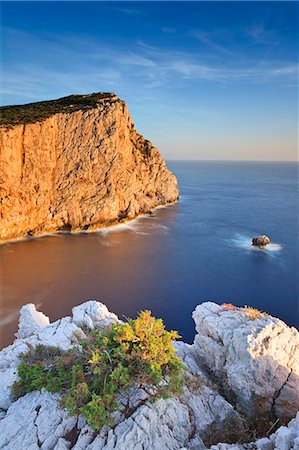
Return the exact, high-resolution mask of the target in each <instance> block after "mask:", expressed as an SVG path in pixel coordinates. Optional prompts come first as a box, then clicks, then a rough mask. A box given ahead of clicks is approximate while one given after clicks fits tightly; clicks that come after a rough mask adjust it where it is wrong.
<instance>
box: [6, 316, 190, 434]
mask: <svg viewBox="0 0 299 450" xmlns="http://www.w3.org/2000/svg"><path fill="white" fill-rule="evenodd" d="M177 338H179V335H178V333H177V332H176V331H170V332H169V331H166V330H165V326H164V324H163V321H162V320H161V319H155V318H154V317H152V315H151V312H150V311H143V312H141V313H140V314H139V316H138V317H137V319H135V320H132V319H129V320H128V322H127V323H125V324H113V325H112V326H111V327H110V328H109V329H107V331H105V332H100V331H97V330H92V331H90V332H89V334H88V337H87V339H85V340H84V341H82V342H81V345H80V347H78V348H73V349H71V350H69V351H67V352H62V351H60V350H58V349H57V348H52V347H44V346H42V345H39V346H37V347H36V348H35V349H31V350H30V351H29V352H28V353H27V354H23V355H22V359H23V361H22V363H21V364H20V365H19V368H18V374H19V377H20V380H19V381H17V382H15V383H14V385H13V394H14V396H15V397H20V396H22V395H25V394H26V393H28V392H32V391H34V390H39V389H41V388H45V389H46V390H48V391H49V392H61V394H62V395H61V406H63V407H65V408H67V409H68V410H69V412H70V414H72V415H75V414H79V413H82V414H83V415H84V416H85V418H86V420H87V422H88V423H89V424H90V425H91V426H92V427H93V429H94V430H97V431H98V430H100V429H101V428H102V426H103V425H111V424H112V413H113V412H114V411H117V410H118V409H119V403H118V401H117V395H118V394H119V393H120V392H121V391H123V390H126V389H128V388H130V387H131V386H133V385H134V386H136V385H137V386H140V387H147V386H150V387H151V388H152V389H151V391H153V395H152V397H151V400H155V399H157V398H161V397H163V398H167V397H169V396H171V395H173V394H175V393H178V392H180V390H181V388H182V384H183V378H182V369H183V364H182V361H181V360H180V358H178V357H177V356H176V355H175V349H174V347H173V341H174V340H175V339H177ZM153 388H154V389H153Z"/></svg>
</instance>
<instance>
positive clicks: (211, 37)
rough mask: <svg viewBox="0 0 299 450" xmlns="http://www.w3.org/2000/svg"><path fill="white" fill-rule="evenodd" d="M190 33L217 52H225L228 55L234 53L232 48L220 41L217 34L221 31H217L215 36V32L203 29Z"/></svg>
mask: <svg viewBox="0 0 299 450" xmlns="http://www.w3.org/2000/svg"><path fill="white" fill-rule="evenodd" d="M190 35H192V36H194V37H195V38H196V39H198V40H199V41H200V42H201V43H202V44H204V45H206V46H207V47H209V48H212V49H213V50H216V51H217V52H220V53H224V54H226V55H233V52H232V51H231V50H230V49H228V48H226V47H224V46H223V45H221V44H219V43H218V39H217V35H218V36H219V32H217V34H216V36H215V33H206V32H204V31H201V30H192V31H191V32H190Z"/></svg>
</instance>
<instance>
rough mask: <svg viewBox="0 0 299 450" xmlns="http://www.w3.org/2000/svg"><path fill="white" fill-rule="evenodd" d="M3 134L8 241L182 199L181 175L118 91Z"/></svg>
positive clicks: (3, 233)
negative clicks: (138, 124)
mask: <svg viewBox="0 0 299 450" xmlns="http://www.w3.org/2000/svg"><path fill="white" fill-rule="evenodd" d="M0 133H1V134H0V139H1V163H2V180H1V181H2V183H1V194H0V195H1V198H2V211H1V214H2V220H1V226H0V237H1V239H2V240H6V239H13V238H18V237H22V236H26V235H38V234H42V233H44V232H49V231H56V230H80V229H89V228H95V227H101V226H105V225H109V224H112V223H117V222H119V221H120V220H126V219H131V218H133V217H135V216H137V215H138V214H141V213H147V212H150V211H151V210H152V208H154V207H156V206H158V205H163V204H166V203H169V202H172V201H174V200H176V199H177V198H178V187H177V181H176V178H175V176H174V175H173V174H172V173H171V172H170V171H169V170H168V169H167V167H166V164H165V162H164V161H163V159H162V158H161V156H160V153H159V151H158V150H157V149H156V148H155V147H154V146H153V145H152V144H151V143H150V142H149V141H147V140H145V139H144V138H143V136H141V135H140V134H139V133H138V132H137V131H136V129H135V127H134V124H133V122H132V119H131V116H130V114H129V112H128V109H127V107H126V105H125V103H124V102H123V101H121V100H119V99H118V98H117V97H116V98H113V100H111V101H109V100H108V101H104V102H99V103H98V104H96V105H92V107H91V108H89V109H87V110H86V109H80V110H77V111H74V112H70V113H68V112H67V113H65V112H63V113H56V114H54V115H52V116H50V117H48V118H46V119H44V120H42V121H40V122H35V123H27V124H23V123H20V124H19V125H14V126H9V127H7V126H2V127H1V129H0Z"/></svg>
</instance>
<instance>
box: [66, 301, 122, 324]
mask: <svg viewBox="0 0 299 450" xmlns="http://www.w3.org/2000/svg"><path fill="white" fill-rule="evenodd" d="M72 313H73V322H74V323H75V324H76V325H78V326H79V327H87V328H90V329H94V328H99V327H106V326H108V325H110V324H111V323H112V322H118V321H119V320H118V317H117V315H116V314H113V313H111V312H110V311H109V310H108V308H107V306H106V305H104V304H103V303H100V302H97V301H95V300H89V301H88V302H85V303H83V305H79V306H75V307H74V308H73V309H72Z"/></svg>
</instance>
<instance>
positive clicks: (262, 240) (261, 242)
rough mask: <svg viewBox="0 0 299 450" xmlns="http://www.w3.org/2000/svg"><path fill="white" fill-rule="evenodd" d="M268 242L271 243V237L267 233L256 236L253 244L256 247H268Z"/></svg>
mask: <svg viewBox="0 0 299 450" xmlns="http://www.w3.org/2000/svg"><path fill="white" fill-rule="evenodd" d="M268 244H270V238H269V237H268V236H267V235H266V234H263V235H261V236H255V237H254V238H253V239H252V245H254V246H255V247H266V245H268Z"/></svg>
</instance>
